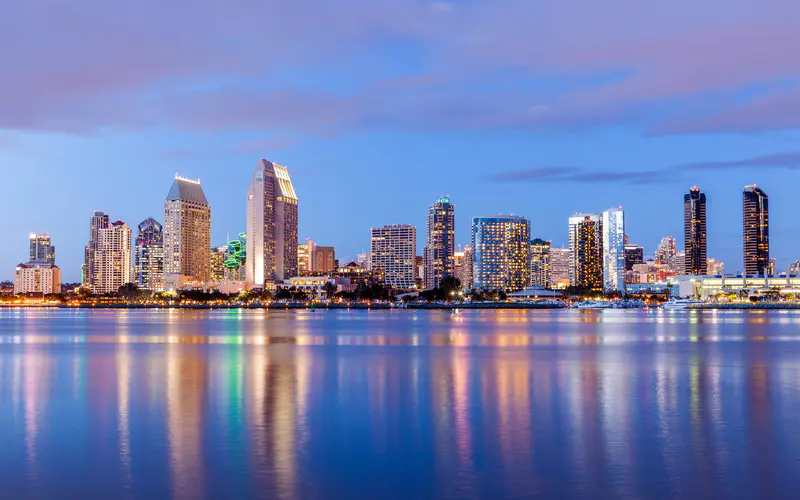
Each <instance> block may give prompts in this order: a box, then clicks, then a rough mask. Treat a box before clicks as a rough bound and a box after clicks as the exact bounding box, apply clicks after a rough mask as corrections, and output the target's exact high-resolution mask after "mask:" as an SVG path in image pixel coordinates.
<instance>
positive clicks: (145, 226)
mask: <svg viewBox="0 0 800 500" xmlns="http://www.w3.org/2000/svg"><path fill="white" fill-rule="evenodd" d="M134 254H135V255H134V280H135V283H136V285H137V286H138V287H139V288H141V289H142V290H150V291H153V292H159V291H161V290H163V289H164V227H163V226H162V225H161V224H160V223H159V222H158V221H156V220H155V219H152V218H149V219H145V220H143V221H142V222H141V223H140V224H139V226H138V232H137V233H136V243H135V245H134Z"/></svg>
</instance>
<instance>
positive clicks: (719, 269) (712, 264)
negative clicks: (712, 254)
mask: <svg viewBox="0 0 800 500" xmlns="http://www.w3.org/2000/svg"><path fill="white" fill-rule="evenodd" d="M723 274H725V263H724V262H722V261H718V260H717V259H714V258H709V259H708V271H707V272H706V275H707V276H722V275H723Z"/></svg>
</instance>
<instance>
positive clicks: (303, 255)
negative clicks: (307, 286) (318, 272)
mask: <svg viewBox="0 0 800 500" xmlns="http://www.w3.org/2000/svg"><path fill="white" fill-rule="evenodd" d="M315 246H316V244H315V243H314V242H313V241H311V240H310V239H309V238H306V242H305V243H304V244H302V245H297V273H298V275H300V276H310V275H311V271H312V269H314V247H315Z"/></svg>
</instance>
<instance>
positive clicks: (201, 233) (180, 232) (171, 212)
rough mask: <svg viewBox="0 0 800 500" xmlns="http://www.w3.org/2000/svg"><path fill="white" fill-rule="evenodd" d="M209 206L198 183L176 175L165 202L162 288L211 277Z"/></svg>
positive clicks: (203, 281)
mask: <svg viewBox="0 0 800 500" xmlns="http://www.w3.org/2000/svg"><path fill="white" fill-rule="evenodd" d="M210 252H211V207H210V206H209V205H208V200H207V199H206V195H205V193H204V192H203V188H202V187H201V186H200V181H199V180H196V181H195V180H191V179H186V178H183V177H180V176H178V175H175V181H174V182H173V183H172V188H171V189H170V190H169V194H167V199H166V201H164V286H165V287H167V288H169V287H172V286H177V285H179V284H183V283H206V282H208V281H209V279H210V278H211V256H210Z"/></svg>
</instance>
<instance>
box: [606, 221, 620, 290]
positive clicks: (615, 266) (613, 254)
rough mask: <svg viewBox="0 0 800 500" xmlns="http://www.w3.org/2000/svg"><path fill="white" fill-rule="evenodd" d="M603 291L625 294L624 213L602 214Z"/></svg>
mask: <svg viewBox="0 0 800 500" xmlns="http://www.w3.org/2000/svg"><path fill="white" fill-rule="evenodd" d="M603 291H604V292H621V293H623V294H624V293H625V212H623V211H622V208H609V209H608V210H606V211H605V212H603Z"/></svg>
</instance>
